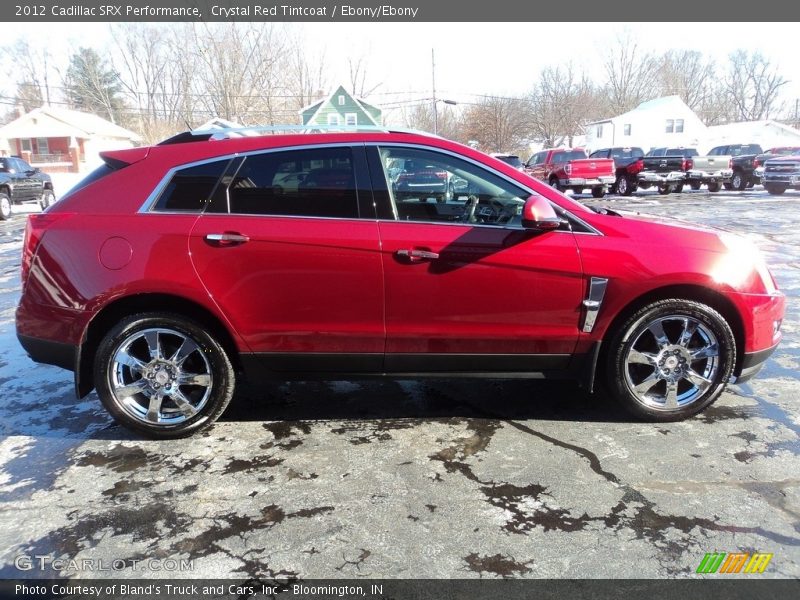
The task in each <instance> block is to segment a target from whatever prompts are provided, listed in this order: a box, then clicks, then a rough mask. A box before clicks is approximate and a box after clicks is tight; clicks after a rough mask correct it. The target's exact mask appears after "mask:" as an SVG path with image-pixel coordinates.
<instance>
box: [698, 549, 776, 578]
mask: <svg viewBox="0 0 800 600" xmlns="http://www.w3.org/2000/svg"><path fill="white" fill-rule="evenodd" d="M772 556H773V555H772V554H764V553H762V552H754V553H753V554H750V553H749V552H734V553H730V554H728V553H725V552H707V553H706V555H705V556H704V557H703V560H701V561H700V565H699V566H698V567H697V571H696V572H697V573H702V574H704V575H705V574H709V573H725V574H729V575H730V574H735V573H763V572H764V570H765V569H766V568H767V565H768V564H769V562H770V561H771V560H772Z"/></svg>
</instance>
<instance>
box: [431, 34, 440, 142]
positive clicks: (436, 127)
mask: <svg viewBox="0 0 800 600" xmlns="http://www.w3.org/2000/svg"><path fill="white" fill-rule="evenodd" d="M431 87H432V88H433V135H438V134H439V110H438V109H437V108H436V59H435V56H434V53H433V48H431Z"/></svg>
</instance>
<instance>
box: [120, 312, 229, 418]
mask: <svg viewBox="0 0 800 600" xmlns="http://www.w3.org/2000/svg"><path fill="white" fill-rule="evenodd" d="M108 379H109V381H108V383H109V391H110V393H111V396H112V398H113V400H114V402H115V403H116V404H117V406H118V407H119V408H120V409H122V410H123V411H124V412H125V413H126V414H128V415H129V416H131V417H133V418H134V419H136V420H138V421H140V422H143V423H146V424H148V425H151V426H153V425H155V426H172V425H177V424H180V423H183V422H184V421H187V420H188V419H191V418H192V417H194V416H195V415H197V414H198V413H199V412H200V411H201V410H202V409H203V407H204V406H205V405H206V403H207V402H208V399H209V397H210V395H211V391H212V387H213V384H214V379H213V376H212V370H211V364H210V363H209V360H208V357H207V356H206V353H205V352H203V350H202V348H201V347H200V345H199V344H198V343H197V342H196V341H195V340H193V339H192V338H191V337H189V336H188V335H186V334H184V333H182V332H180V331H177V330H175V329H167V328H160V327H159V328H151V329H143V330H140V331H137V332H135V333H133V334H131V335H130V336H129V337H127V338H126V339H125V340H124V341H123V342H122V344H120V345H119V346H118V348H117V349H116V351H114V352H113V354H112V357H111V363H110V365H109V368H108Z"/></svg>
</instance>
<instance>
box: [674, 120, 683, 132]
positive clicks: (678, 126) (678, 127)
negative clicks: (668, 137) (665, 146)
mask: <svg viewBox="0 0 800 600" xmlns="http://www.w3.org/2000/svg"><path fill="white" fill-rule="evenodd" d="M675 133H683V119H675Z"/></svg>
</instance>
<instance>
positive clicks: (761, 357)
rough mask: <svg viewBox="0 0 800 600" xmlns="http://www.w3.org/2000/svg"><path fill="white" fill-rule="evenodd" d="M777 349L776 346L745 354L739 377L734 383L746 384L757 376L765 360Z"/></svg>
mask: <svg viewBox="0 0 800 600" xmlns="http://www.w3.org/2000/svg"><path fill="white" fill-rule="evenodd" d="M777 348H778V344H775V345H774V346H772V348H767V349H765V350H759V351H758V352H745V354H744V358H743V359H742V366H741V371H740V372H739V375H738V376H737V377H736V383H746V382H748V381H750V380H751V379H752V378H753V377H755V376H756V375H758V372H759V371H760V370H761V369H762V368H763V367H764V365H765V364H766V362H767V359H768V358H769V357H770V356H772V353H773V352H775V350H776V349H777Z"/></svg>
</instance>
